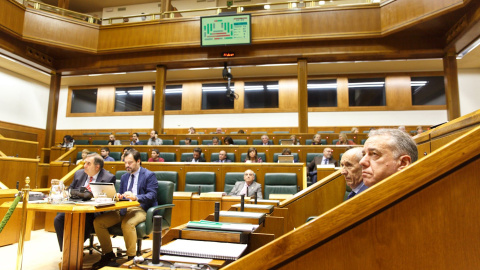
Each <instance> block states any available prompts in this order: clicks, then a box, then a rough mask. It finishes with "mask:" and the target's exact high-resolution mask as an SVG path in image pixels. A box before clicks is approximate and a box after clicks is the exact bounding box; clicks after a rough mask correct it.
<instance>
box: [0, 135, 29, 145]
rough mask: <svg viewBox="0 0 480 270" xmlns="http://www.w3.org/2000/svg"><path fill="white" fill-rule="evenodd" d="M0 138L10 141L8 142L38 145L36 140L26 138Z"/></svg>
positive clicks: (0, 138)
mask: <svg viewBox="0 0 480 270" xmlns="http://www.w3.org/2000/svg"><path fill="white" fill-rule="evenodd" d="M0 140H2V141H10V142H16V143H27V144H36V145H38V142H34V141H26V140H19V139H12V138H5V137H3V136H2V137H0Z"/></svg>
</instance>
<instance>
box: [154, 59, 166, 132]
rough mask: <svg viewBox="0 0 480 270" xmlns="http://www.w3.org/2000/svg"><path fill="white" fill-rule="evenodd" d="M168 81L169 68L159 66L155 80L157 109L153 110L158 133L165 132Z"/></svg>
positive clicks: (155, 128) (155, 127)
mask: <svg viewBox="0 0 480 270" xmlns="http://www.w3.org/2000/svg"><path fill="white" fill-rule="evenodd" d="M166 82H167V68H165V66H157V78H156V82H155V106H154V108H155V111H154V112H153V129H154V130H156V131H158V134H163V123H164V117H165V87H166Z"/></svg>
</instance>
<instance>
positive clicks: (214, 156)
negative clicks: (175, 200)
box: [77, 152, 343, 164]
mask: <svg viewBox="0 0 480 270" xmlns="http://www.w3.org/2000/svg"><path fill="white" fill-rule="evenodd" d="M281 154H282V153H274V154H273V161H272V162H274V163H275V162H278V156H279V155H281ZM257 155H258V156H259V157H260V158H262V160H263V161H264V162H268V161H267V156H266V154H265V153H263V152H258V153H257ZM292 155H293V158H294V159H295V160H297V161H300V160H299V158H298V153H292ZM342 155H343V153H340V159H341V158H342ZM110 156H111V157H112V158H113V159H115V161H120V160H121V157H122V153H121V152H110ZM201 156H202V157H203V158H205V155H204V153H202V155H201ZM316 156H321V157H323V153H307V160H306V162H307V164H308V163H310V162H311V161H312V160H313V159H314V158H315V157H316ZM160 157H161V158H163V159H164V160H165V162H175V161H176V160H177V155H176V153H169V152H160ZM81 158H82V152H78V153H77V160H79V159H81ZM140 158H141V160H142V161H145V162H146V161H148V153H145V152H140ZM227 158H228V159H230V160H231V161H232V162H243V161H244V160H245V159H246V158H247V153H242V154H241V155H240V160H235V154H234V153H227ZM192 159H193V153H182V155H181V157H180V161H181V162H186V161H191V160H192ZM217 160H218V153H211V154H210V162H215V161H217Z"/></svg>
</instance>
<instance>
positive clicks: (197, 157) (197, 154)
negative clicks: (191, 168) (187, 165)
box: [192, 147, 205, 162]
mask: <svg viewBox="0 0 480 270" xmlns="http://www.w3.org/2000/svg"><path fill="white" fill-rule="evenodd" d="M192 162H205V159H204V158H203V157H202V149H201V148H199V147H195V149H193V159H192Z"/></svg>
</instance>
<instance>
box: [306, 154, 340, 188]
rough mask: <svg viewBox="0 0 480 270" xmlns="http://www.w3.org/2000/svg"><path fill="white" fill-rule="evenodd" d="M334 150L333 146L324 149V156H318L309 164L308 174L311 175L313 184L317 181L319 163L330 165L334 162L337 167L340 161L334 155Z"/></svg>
mask: <svg viewBox="0 0 480 270" xmlns="http://www.w3.org/2000/svg"><path fill="white" fill-rule="evenodd" d="M332 153H333V150H332V148H329V147H327V148H325V149H323V157H321V156H316V157H315V158H314V159H313V160H312V162H310V163H309V164H308V166H307V176H309V177H310V179H311V181H312V184H313V183H316V182H317V165H328V164H333V165H334V166H335V167H337V166H338V162H337V161H336V160H335V159H333V157H332Z"/></svg>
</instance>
